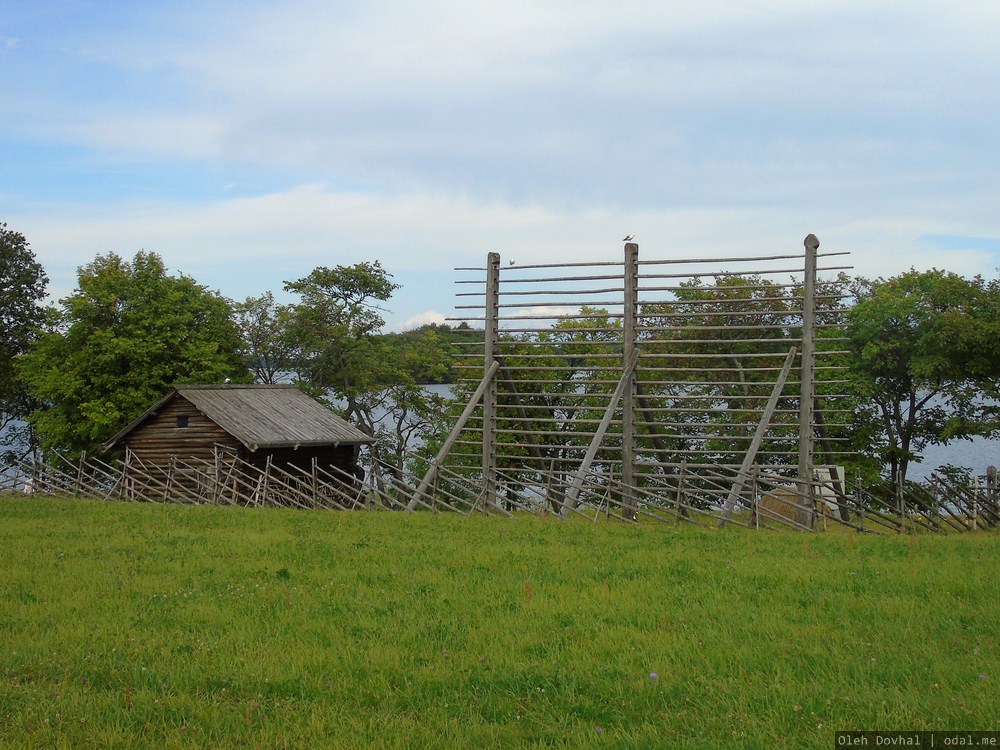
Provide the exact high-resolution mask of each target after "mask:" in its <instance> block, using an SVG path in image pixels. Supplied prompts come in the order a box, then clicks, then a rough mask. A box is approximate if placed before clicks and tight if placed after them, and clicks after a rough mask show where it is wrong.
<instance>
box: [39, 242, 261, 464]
mask: <svg viewBox="0 0 1000 750" xmlns="http://www.w3.org/2000/svg"><path fill="white" fill-rule="evenodd" d="M60 306H61V307H60V310H59V314H58V319H57V329H56V330H54V331H52V332H50V333H46V334H44V335H43V336H41V338H39V340H38V341H37V342H36V343H35V344H34V346H33V347H32V348H31V350H30V351H29V352H28V353H27V354H25V355H24V357H23V358H22V363H21V367H20V372H21V375H22V377H23V379H24V381H25V383H26V385H27V388H28V390H29V392H30V393H31V395H33V396H34V397H35V398H37V399H38V401H39V402H40V403H41V404H43V406H42V407H41V408H38V409H36V410H35V411H34V412H33V413H32V415H31V423H32V425H33V426H34V428H35V430H36V431H37V433H38V435H39V437H40V438H41V441H42V446H43V447H44V448H56V449H63V450H68V451H83V450H90V451H92V450H94V449H96V448H97V447H98V446H99V445H100V444H101V443H102V442H103V441H105V440H107V439H108V438H110V437H111V436H113V435H114V434H115V432H117V431H118V430H119V429H121V428H122V427H124V426H125V425H127V424H128V423H129V421H131V420H132V419H134V418H136V417H137V416H138V415H139V414H141V413H142V411H143V409H145V408H147V407H148V406H149V405H150V404H151V403H153V402H155V401H156V400H157V399H158V398H160V397H161V396H162V395H163V394H164V392H166V390H167V389H168V388H169V387H170V386H171V385H172V384H174V383H219V382H222V381H223V380H224V379H225V378H227V377H228V378H232V379H233V380H237V381H246V380H249V373H248V372H247V371H246V369H245V368H244V367H243V364H242V362H241V359H240V357H239V340H238V337H237V334H236V329H235V327H234V326H233V323H232V321H231V319H230V317H231V312H232V311H231V309H230V306H229V303H228V302H227V301H226V300H225V299H224V298H223V297H221V296H220V295H219V294H217V293H215V292H212V291H210V290H208V289H207V288H205V287H203V286H201V285H200V284H198V283H196V282H195V281H194V279H192V278H190V277H188V276H184V275H180V276H171V275H169V274H168V273H167V271H166V268H165V267H164V265H163V261H162V259H161V258H160V257H159V256H158V255H157V254H155V253H151V252H145V251H141V252H138V253H136V255H135V257H134V259H133V260H132V262H131V263H129V262H127V261H124V260H122V258H120V257H119V256H117V255H115V254H114V253H109V254H107V255H98V256H97V258H96V259H95V260H94V261H93V262H92V263H90V264H88V265H86V266H83V267H82V268H80V269H79V272H78V287H77V289H76V290H75V291H74V292H73V293H72V294H71V295H70V296H69V297H67V298H65V299H63V300H61V301H60Z"/></svg>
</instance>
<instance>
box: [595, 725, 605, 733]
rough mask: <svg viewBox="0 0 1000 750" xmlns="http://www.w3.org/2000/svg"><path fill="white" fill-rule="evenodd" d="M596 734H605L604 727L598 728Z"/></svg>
mask: <svg viewBox="0 0 1000 750" xmlns="http://www.w3.org/2000/svg"><path fill="white" fill-rule="evenodd" d="M596 732H597V733H598V734H604V727H597V729H596Z"/></svg>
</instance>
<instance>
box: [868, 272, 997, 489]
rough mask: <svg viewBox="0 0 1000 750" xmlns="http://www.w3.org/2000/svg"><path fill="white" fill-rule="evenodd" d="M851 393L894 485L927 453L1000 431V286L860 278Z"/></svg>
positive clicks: (952, 279)
mask: <svg viewBox="0 0 1000 750" xmlns="http://www.w3.org/2000/svg"><path fill="white" fill-rule="evenodd" d="M853 291H854V294H855V298H856V304H855V305H854V307H853V308H852V309H851V310H850V313H849V328H848V334H849V337H850V341H851V346H852V349H853V352H854V367H853V379H854V387H855V389H856V390H857V392H858V393H859V395H861V396H863V397H864V399H866V400H867V402H868V404H869V414H868V416H869V418H870V419H872V420H875V421H876V422H877V424H879V425H880V427H881V430H880V433H881V434H880V435H879V436H878V438H877V444H876V453H877V455H878V456H879V457H880V458H881V460H882V461H883V462H884V464H886V465H888V467H889V475H890V480H891V481H892V483H893V486H895V487H899V486H901V484H902V483H903V482H904V481H905V479H906V474H907V469H908V467H909V464H910V462H911V461H912V460H913V459H915V458H918V457H919V454H920V451H921V450H923V449H924V448H925V447H926V446H927V445H931V444H946V443H948V442H950V441H952V440H955V439H961V438H971V437H973V436H984V437H994V436H996V435H997V434H998V432H1000V421H998V416H1000V410H998V407H997V405H996V399H997V398H998V397H1000V285H998V282H997V281H991V282H987V281H985V280H984V279H983V278H982V277H980V276H976V277H975V278H973V279H965V278H963V277H962V276H959V275H957V274H954V273H950V272H947V271H939V270H931V271H925V272H918V271H913V270H911V271H908V272H907V273H904V274H901V275H899V276H895V277H893V278H890V279H876V280H875V281H868V280H866V279H860V278H859V279H857V280H856V281H855V283H854V288H853Z"/></svg>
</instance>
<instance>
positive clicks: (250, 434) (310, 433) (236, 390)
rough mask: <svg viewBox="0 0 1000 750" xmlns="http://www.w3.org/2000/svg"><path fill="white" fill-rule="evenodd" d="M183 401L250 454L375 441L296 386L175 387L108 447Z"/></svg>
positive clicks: (108, 446) (108, 443)
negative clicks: (176, 400)
mask: <svg viewBox="0 0 1000 750" xmlns="http://www.w3.org/2000/svg"><path fill="white" fill-rule="evenodd" d="M175 397H179V398H183V399H186V400H187V401H190V402H191V403H192V404H193V405H194V406H195V407H197V409H198V410H199V411H200V412H201V413H202V414H204V415H205V416H206V417H208V418H209V419H211V420H212V421H213V422H215V423H216V424H217V425H219V427H221V428H222V429H224V430H225V431H226V432H228V433H229V434H230V435H232V436H233V437H235V438H236V439H237V440H239V441H240V442H241V443H242V444H243V445H245V446H246V447H247V448H249V449H250V450H252V451H256V450H260V449H261V448H265V449H266V448H298V447H305V446H317V445H361V444H368V443H372V442H374V440H373V439H372V438H371V436H369V435H367V434H365V433H364V432H362V431H361V430H359V429H358V428H357V427H354V426H353V425H351V424H349V423H348V422H346V421H344V420H343V419H341V418H340V417H338V416H337V415H336V414H334V413H333V412H332V411H330V409H328V408H327V407H325V406H323V405H322V404H321V403H319V402H318V401H316V400H315V399H313V398H312V397H310V396H309V395H307V394H305V393H303V392H302V391H300V390H299V389H298V388H297V387H296V386H294V385H229V384H227V385H177V386H174V387H173V389H171V391H170V392H169V393H168V394H167V395H166V396H164V397H163V398H162V399H161V400H160V401H158V402H157V403H155V404H154V405H153V406H151V407H150V408H149V409H148V410H147V411H146V412H145V413H144V414H142V416H140V417H139V418H138V419H136V420H135V421H134V422H132V423H131V424H130V425H129V426H128V427H126V428H125V429H124V430H122V431H121V432H119V433H118V434H117V435H115V436H114V437H113V438H111V439H110V440H109V441H108V442H107V443H105V444H104V447H105V448H111V447H113V446H114V445H115V444H116V443H118V442H119V441H120V440H121V439H122V438H124V437H125V436H126V435H128V434H129V433H130V432H132V430H134V429H135V428H137V427H138V426H139V425H141V424H142V423H143V422H145V421H146V420H147V419H148V418H149V417H150V416H152V415H154V414H156V412H157V411H159V409H160V408H162V407H163V405H164V404H166V403H168V402H169V401H171V400H172V399H173V398H175Z"/></svg>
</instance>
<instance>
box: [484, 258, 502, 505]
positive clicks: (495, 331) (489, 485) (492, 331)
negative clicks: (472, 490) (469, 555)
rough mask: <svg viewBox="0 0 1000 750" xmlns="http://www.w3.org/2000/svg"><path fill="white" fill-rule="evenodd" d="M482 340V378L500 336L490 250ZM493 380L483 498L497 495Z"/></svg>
mask: <svg viewBox="0 0 1000 750" xmlns="http://www.w3.org/2000/svg"><path fill="white" fill-rule="evenodd" d="M484 329H485V331H484V341H483V348H484V351H483V377H484V379H485V378H486V376H487V375H488V374H489V373H490V371H491V370H492V371H493V372H495V371H496V367H497V360H496V354H497V351H496V350H497V339H498V338H499V336H500V253H490V254H489V258H488V262H487V267H486V312H485V324H484ZM496 433H497V381H496V378H495V377H490V378H489V380H488V383H487V386H486V390H485V392H484V393H483V491H484V493H485V497H486V499H487V502H489V503H493V502H494V500H495V498H496V496H497V439H496Z"/></svg>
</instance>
